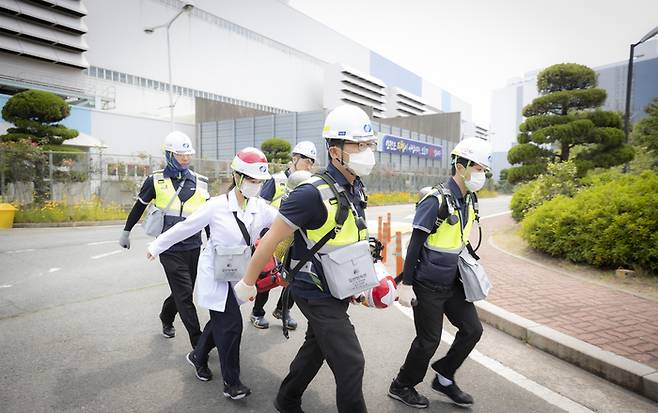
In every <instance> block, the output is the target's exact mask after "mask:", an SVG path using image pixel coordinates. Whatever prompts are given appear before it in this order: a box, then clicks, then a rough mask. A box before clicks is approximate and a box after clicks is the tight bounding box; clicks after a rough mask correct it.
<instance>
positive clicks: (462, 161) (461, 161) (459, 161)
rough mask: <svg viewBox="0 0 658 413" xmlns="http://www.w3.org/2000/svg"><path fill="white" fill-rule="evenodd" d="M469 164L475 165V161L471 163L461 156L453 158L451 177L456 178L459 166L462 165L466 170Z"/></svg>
mask: <svg viewBox="0 0 658 413" xmlns="http://www.w3.org/2000/svg"><path fill="white" fill-rule="evenodd" d="M469 163H473V161H470V160H468V159H466V158H462V157H461V156H454V157H453V158H452V162H451V163H450V164H451V167H450V175H451V176H455V173H457V167H456V166H457V164H460V165H461V166H463V167H464V168H467V167H468V165H469Z"/></svg>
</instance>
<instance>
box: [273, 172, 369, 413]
mask: <svg viewBox="0 0 658 413" xmlns="http://www.w3.org/2000/svg"><path fill="white" fill-rule="evenodd" d="M327 172H328V173H329V175H331V176H332V177H333V178H334V179H335V180H336V182H337V183H338V184H339V185H341V186H342V187H343V188H345V191H346V193H347V196H348V197H349V199H350V200H351V201H352V203H353V204H354V206H355V209H356V212H357V214H358V215H359V216H360V217H362V218H363V219H364V220H365V212H364V208H365V201H364V197H365V194H364V187H363V184H362V183H361V181H360V180H358V179H357V180H356V181H355V182H354V184H353V185H351V184H350V183H349V182H348V181H347V180H346V179H345V177H344V176H343V175H342V174H341V173H340V172H339V171H338V170H337V169H336V168H335V167H334V166H333V165H332V164H329V166H328V167H327ZM279 213H280V216H281V217H282V218H283V220H284V221H286V222H287V223H288V225H290V226H291V227H293V228H295V229H297V231H295V235H294V244H293V247H292V251H291V254H292V259H293V260H299V259H301V258H302V257H303V256H304V255H305V254H306V252H307V251H308V249H307V245H306V243H305V242H304V238H303V237H302V235H301V234H300V231H306V230H307V229H309V230H313V229H318V228H321V227H322V225H323V224H324V223H325V222H326V220H327V210H326V208H325V206H324V204H323V203H322V198H321V197H320V194H319V192H318V190H317V189H316V188H315V187H314V186H313V185H310V184H302V185H300V186H298V187H297V188H296V189H295V190H294V191H293V192H291V193H290V195H289V197H288V199H287V200H285V201H283V202H282V204H281V208H280V210H279ZM311 262H312V267H311V269H312V271H313V272H314V273H315V274H316V275H317V277H318V278H319V280H320V281H321V283H322V285H321V289H320V288H319V287H318V286H317V285H316V284H314V282H313V280H312V278H311V277H310V276H309V274H308V273H306V272H301V271H300V272H299V273H297V275H296V276H295V278H294V280H293V282H292V283H291V285H290V289H291V293H292V294H293V296H294V297H295V302H296V303H297V305H298V307H299V309H300V310H301V312H302V313H303V314H304V316H305V317H306V319H307V320H308V328H307V330H306V337H305V340H304V344H303V345H302V347H301V348H300V349H299V351H298V352H297V355H296V356H295V359H294V360H293V361H292V363H291V364H290V372H289V373H288V375H287V376H286V377H285V379H284V380H283V382H282V383H281V387H280V388H279V393H278V395H277V403H278V404H279V406H280V407H281V408H283V409H284V410H291V411H295V410H297V409H299V408H300V406H301V402H302V395H303V393H304V391H305V390H306V388H307V387H308V385H309V384H310V382H311V381H312V380H313V378H314V377H315V375H316V374H317V373H318V370H320V367H322V364H323V363H324V361H325V360H326V361H327V363H328V364H329V367H330V368H331V371H332V373H333V375H334V379H335V381H336V406H337V408H338V411H339V412H350V413H359V412H366V411H367V409H366V403H365V400H364V399H363V390H362V384H363V370H364V366H365V360H364V357H363V351H362V350H361V344H360V343H359V340H358V338H357V336H356V333H355V331H354V326H353V325H352V323H350V320H349V316H348V315H347V307H348V305H349V299H347V300H338V299H336V298H334V297H332V296H331V294H330V293H329V287H328V286H327V283H326V280H325V278H324V273H323V271H322V266H321V265H320V262H319V261H318V260H317V258H315V257H314V258H313V259H312V261H311Z"/></svg>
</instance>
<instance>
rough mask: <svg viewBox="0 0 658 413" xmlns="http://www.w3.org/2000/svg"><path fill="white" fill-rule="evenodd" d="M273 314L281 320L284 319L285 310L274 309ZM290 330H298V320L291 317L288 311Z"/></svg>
mask: <svg viewBox="0 0 658 413" xmlns="http://www.w3.org/2000/svg"><path fill="white" fill-rule="evenodd" d="M272 315H273V316H274V318H277V319H279V320H281V319H283V311H281V310H279V309H278V308H277V309H276V310H274V312H273V313H272ZM288 330H297V320H295V319H294V318H292V317H290V313H288Z"/></svg>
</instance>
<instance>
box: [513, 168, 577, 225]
mask: <svg viewBox="0 0 658 413" xmlns="http://www.w3.org/2000/svg"><path fill="white" fill-rule="evenodd" d="M577 173H578V172H577V168H576V165H575V164H574V163H573V162H571V161H568V162H560V163H551V164H548V171H547V172H546V173H545V174H542V175H540V176H539V177H538V178H537V179H535V180H534V181H532V182H529V183H526V184H524V185H521V186H519V188H518V189H517V191H516V192H515V193H514V195H513V196H512V202H511V208H512V217H513V218H514V219H516V220H517V221H519V220H521V219H523V217H524V216H525V215H526V214H527V213H528V212H530V211H532V210H533V209H534V208H536V207H538V206H539V205H541V204H542V203H544V202H546V201H548V200H551V199H553V198H555V197H556V196H558V195H564V196H568V197H570V196H573V195H575V194H576V192H577V191H578V189H579V187H580V186H581V183H580V181H579V180H578V178H577Z"/></svg>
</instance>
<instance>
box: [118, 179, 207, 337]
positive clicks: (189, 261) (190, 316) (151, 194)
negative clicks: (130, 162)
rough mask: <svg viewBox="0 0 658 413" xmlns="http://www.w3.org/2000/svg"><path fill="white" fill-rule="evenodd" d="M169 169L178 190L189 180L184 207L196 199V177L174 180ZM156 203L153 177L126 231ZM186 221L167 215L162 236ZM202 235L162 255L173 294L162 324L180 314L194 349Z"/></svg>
mask: <svg viewBox="0 0 658 413" xmlns="http://www.w3.org/2000/svg"><path fill="white" fill-rule="evenodd" d="M168 172H169V171H168V170H167V169H165V170H164V171H163V175H164V177H165V179H171V182H172V184H173V186H174V188H178V186H179V185H180V183H181V180H183V179H184V180H185V183H184V184H183V187H182V188H181V190H180V192H179V194H178V198H179V199H180V201H181V203H184V202H185V201H187V200H188V199H190V198H191V197H192V195H194V192H195V190H196V179H197V177H196V175H195V174H194V173H193V172H191V171H189V170H188V171H187V173H185V174H179V175H176V176H172V174H171V173H168ZM154 199H155V187H154V184H153V175H151V176H149V177H148V178H146V180H144V183H143V184H142V188H141V189H140V191H139V195H138V197H137V202H135V205H134V206H133V208H132V210H131V211H130V214H129V215H128V219H127V220H126V226H125V228H124V230H126V231H130V230H132V228H133V227H134V226H135V224H136V223H137V222H138V221H139V218H140V217H141V216H142V214H143V213H144V210H145V209H146V206H147V205H148V204H149V203H150V202H151V201H153V200H154ZM183 220H185V218H184V217H175V216H170V215H166V216H165V219H164V226H163V230H162V232H165V231H167V230H168V229H169V228H171V227H172V226H174V225H175V224H176V223H177V222H180V221H183ZM201 245H202V241H201V232H199V233H197V234H195V235H192V236H191V237H189V238H187V239H185V240H183V241H181V242H179V243H177V244H174V245H173V246H172V247H171V248H169V249H168V250H166V251H165V252H163V253H161V254H160V263H161V264H162V267H163V268H164V270H165V274H166V275H167V282H168V283H169V288H170V290H171V294H170V295H169V296H168V297H167V298H165V300H164V302H163V303H162V311H161V312H160V320H162V322H163V323H164V324H169V325H170V324H173V322H174V318H175V317H176V314H177V313H178V314H180V318H181V321H182V322H183V325H184V326H185V329H186V330H187V332H188V334H189V337H190V343H191V344H192V347H194V346H196V344H197V341H198V340H199V337H200V336H201V328H200V326H199V318H198V316H197V312H196V307H195V306H194V302H193V291H194V283H195V282H196V274H197V264H198V262H199V252H200V250H201Z"/></svg>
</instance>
